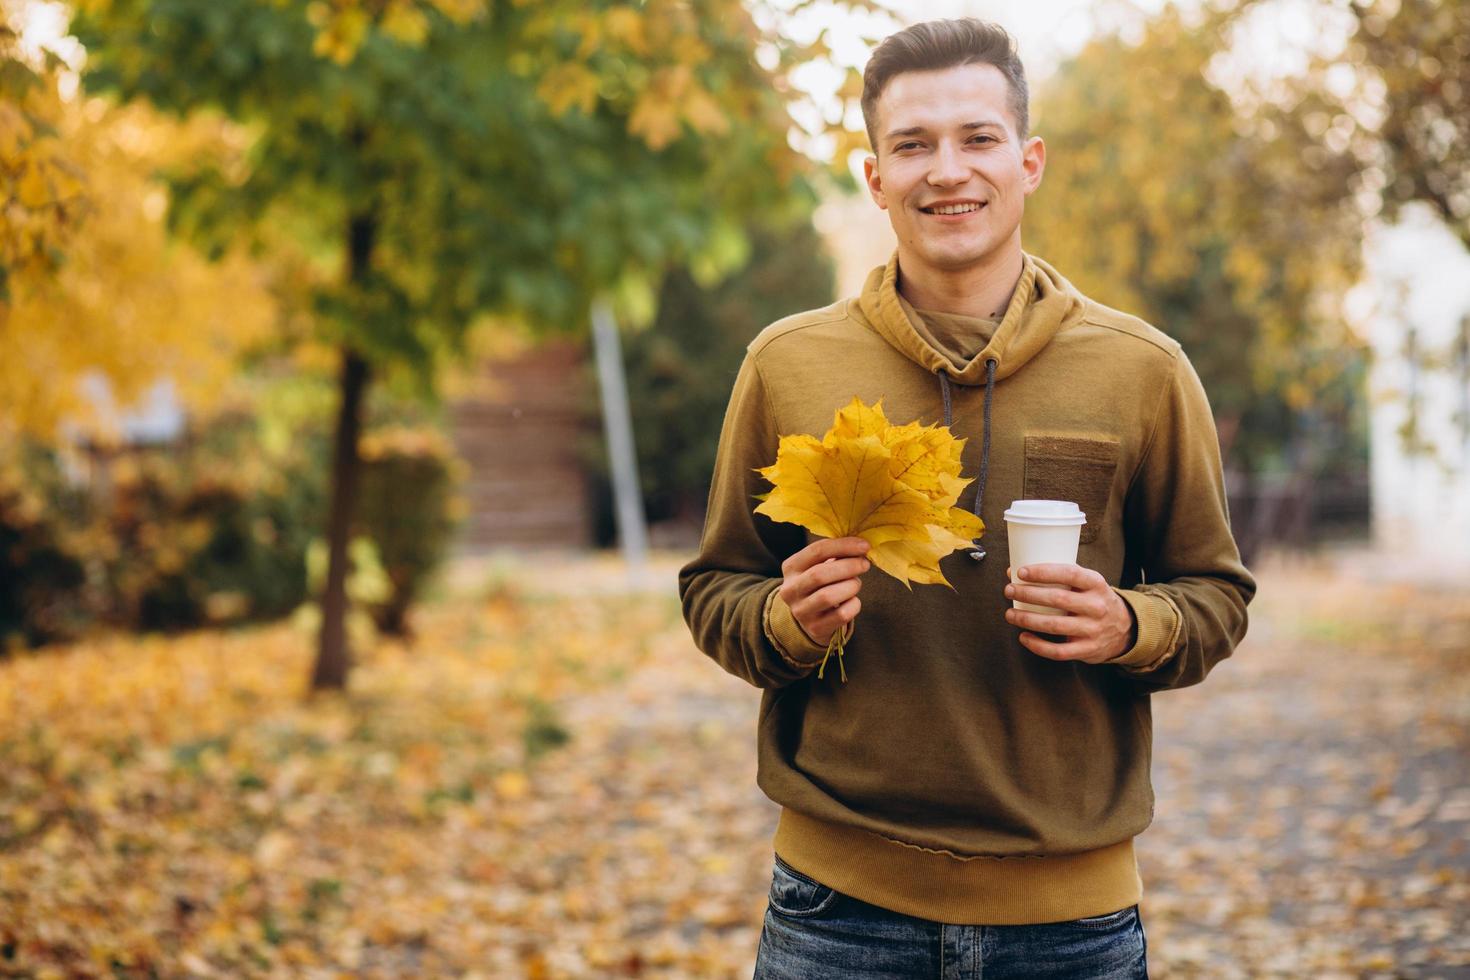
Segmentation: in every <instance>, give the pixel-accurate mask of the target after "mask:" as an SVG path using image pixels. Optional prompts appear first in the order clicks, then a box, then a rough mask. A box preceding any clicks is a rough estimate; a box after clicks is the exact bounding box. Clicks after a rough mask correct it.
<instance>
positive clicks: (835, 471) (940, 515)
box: [755, 398, 985, 679]
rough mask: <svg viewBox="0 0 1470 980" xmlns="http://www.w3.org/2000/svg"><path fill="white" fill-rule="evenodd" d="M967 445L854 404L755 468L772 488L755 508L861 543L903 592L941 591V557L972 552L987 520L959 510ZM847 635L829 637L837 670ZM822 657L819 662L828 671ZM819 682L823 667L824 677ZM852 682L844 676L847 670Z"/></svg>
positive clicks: (788, 439) (934, 428)
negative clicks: (819, 432)
mask: <svg viewBox="0 0 1470 980" xmlns="http://www.w3.org/2000/svg"><path fill="white" fill-rule="evenodd" d="M964 448H965V440H963V439H956V438H955V437H954V435H953V434H952V433H950V431H949V429H948V428H946V427H945V426H942V425H920V424H919V423H918V422H910V423H908V424H906V425H892V424H890V423H889V421H888V418H887V417H886V416H885V415H884V414H883V402H882V399H879V400H878V402H877V403H875V404H873V405H864V404H863V403H862V401H861V399H858V398H853V400H852V401H851V402H850V403H849V404H848V405H846V406H845V407H843V408H841V409H839V410H838V411H837V414H836V417H835V418H834V419H833V422H832V428H831V429H829V430H828V431H827V433H826V434H825V435H824V436H823V437H822V438H821V439H820V440H819V439H817V438H815V437H814V436H810V435H789V436H782V437H781V442H780V444H779V446H778V447H777V450H776V462H775V463H773V464H772V465H770V466H767V467H763V468H761V469H758V470H756V472H757V473H759V474H760V475H761V476H763V477H765V478H766V479H767V480H769V481H770V482H771V484H772V487H773V489H772V490H771V492H770V493H767V494H764V495H761V496H760V497H759V498H758V499H759V500H760V501H761V503H760V504H759V506H757V507H756V508H755V512H756V513H757V514H764V515H765V516H766V517H769V518H770V519H771V520H773V521H780V522H784V523H788V524H797V525H800V526H801V527H804V528H806V529H807V530H808V531H811V532H812V533H813V534H816V535H820V536H821V537H826V538H841V537H847V536H854V537H860V538H863V539H865V540H866V541H867V542H868V544H869V546H870V547H869V551H868V559H869V560H870V561H871V562H872V563H873V564H874V565H875V566H876V567H878V568H880V569H882V570H883V571H885V572H887V573H888V574H889V575H892V576H893V577H894V578H896V579H898V580H899V581H900V582H902V583H904V585H905V586H909V587H910V588H912V585H911V583H913V582H918V583H919V584H921V585H945V586H949V587H950V588H953V586H951V585H950V583H949V581H948V580H947V579H946V578H945V577H944V573H943V572H941V571H940V569H939V561H940V559H942V558H943V557H944V556H946V555H948V554H949V553H950V552H952V551H954V550H955V549H957V548H966V547H969V545H970V542H971V541H972V540H974V539H975V538H977V537H979V536H980V533H981V532H982V531H983V530H984V529H985V524H984V522H982V521H981V520H980V518H978V517H976V516H975V515H974V514H971V513H969V512H967V511H964V510H962V509H960V508H959V507H956V506H955V503H956V502H957V501H958V500H959V495H960V492H961V491H963V490H964V488H965V487H966V486H967V485H969V483H970V482H971V481H970V480H967V479H964V478H962V477H961V476H960V456H961V453H962V452H963V451H964ZM841 638H842V631H841V630H838V631H837V633H836V634H834V636H833V641H834V645H833V646H831V647H829V650H828V653H829V654H830V653H831V650H832V649H836V650H837V652H838V662H839V665H840V664H841V654H842V639H841ZM825 663H826V658H823V664H824V666H825ZM818 676H821V671H820V670H819V671H818ZM843 677H844V679H846V670H845V669H844V670H843Z"/></svg>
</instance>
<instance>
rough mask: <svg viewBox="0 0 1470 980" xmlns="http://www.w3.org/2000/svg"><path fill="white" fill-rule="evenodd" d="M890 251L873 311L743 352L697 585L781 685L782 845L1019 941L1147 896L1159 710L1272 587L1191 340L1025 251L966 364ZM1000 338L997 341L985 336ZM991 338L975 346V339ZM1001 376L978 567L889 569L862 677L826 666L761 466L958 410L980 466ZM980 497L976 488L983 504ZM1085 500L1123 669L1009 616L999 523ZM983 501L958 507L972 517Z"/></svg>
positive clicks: (787, 325)
mask: <svg viewBox="0 0 1470 980" xmlns="http://www.w3.org/2000/svg"><path fill="white" fill-rule="evenodd" d="M897 276H898V267H897V257H896V256H895V258H894V259H893V260H891V261H890V262H889V263H888V266H887V267H886V268H878V269H875V270H873V272H872V274H871V275H870V276H869V278H868V281H867V284H866V285H865V287H864V289H863V292H862V294H861V295H860V296H858V297H855V298H852V299H846V300H842V301H840V302H837V303H835V304H833V305H832V306H829V307H827V308H825V309H821V310H815V311H812V312H808V313H802V314H799V315H797V316H792V317H788V318H787V319H784V320H781V321H779V322H777V323H775V324H772V325H771V326H770V327H768V328H766V329H765V330H764V331H762V332H761V334H760V335H759V336H758V337H756V339H755V340H754V341H752V342H751V344H750V347H749V350H748V352H747V355H746V358H745V361H744V363H743V365H742V366H741V368H740V372H739V375H738V377H737V378H736V380H735V387H734V391H733V393H732V395H731V397H730V404H729V408H728V410H727V412H726V416H725V422H724V428H723V431H722V432H721V435H720V445H719V452H718V457H717V461H716V464H715V473H714V481H713V486H712V488H711V491H710V498H709V512H708V516H707V518H706V522H705V528H704V534H703V537H702V539H701V543H700V549H699V554H698V556H697V557H695V558H694V559H693V560H692V561H691V562H690V563H689V564H688V565H686V566H685V567H684V568H683V569H682V571H681V572H680V575H679V591H680V595H681V597H682V600H683V606H684V617H685V620H686V621H687V622H688V624H689V628H690V630H691V632H692V633H693V636H694V640H695V642H696V644H697V645H698V646H699V648H700V649H701V650H702V651H704V652H705V653H706V654H707V655H708V656H710V657H711V658H712V659H714V660H715V661H716V662H717V663H719V664H720V666H721V667H723V668H724V669H725V670H727V671H729V672H730V673H732V674H735V675H736V676H738V677H741V678H743V679H745V680H746V681H748V682H749V683H751V684H753V685H755V686H756V687H759V688H761V689H763V696H762V699H761V707H760V714H759V729H758V732H759V734H758V751H759V771H758V776H757V780H758V782H759V785H760V787H761V789H762V790H763V791H764V792H765V793H766V795H767V796H769V797H770V798H771V799H772V800H774V801H775V802H776V803H778V804H780V805H781V807H782V813H781V818H780V822H779V825H778V829H777V833H776V840H775V849H776V852H777V853H778V854H780V855H781V857H782V859H783V860H785V861H787V862H788V863H789V864H790V865H792V866H793V867H795V868H796V869H797V870H799V871H801V872H803V873H805V874H807V875H809V876H811V877H813V878H815V879H816V880H818V881H820V882H823V883H824V884H827V885H829V886H831V887H833V888H836V889H838V890H839V891H841V892H844V893H846V894H848V895H852V896H854V897H856V898H859V899H862V900H864V901H867V902H870V903H872V904H875V905H879V906H882V907H884V908H888V909H892V910H894V911H897V912H902V913H906V914H909V915H916V916H920V917H923V918H927V919H932V920H937V921H941V922H950V923H963V924H993V925H1001V924H1017V923H1038V922H1053V921H1062V920H1066V919H1073V918H1080V917H1082V916H1089V915H1100V914H1104V913H1107V912H1111V911H1116V910H1117V909H1120V908H1124V907H1126V906H1128V905H1131V904H1133V903H1134V902H1136V901H1138V899H1139V896H1140V893H1141V884H1140V881H1139V878H1138V873H1137V866H1136V863H1135V861H1134V855H1133V844H1132V842H1133V838H1134V837H1135V836H1136V835H1137V834H1138V833H1139V832H1140V831H1142V830H1143V829H1144V828H1145V827H1147V826H1148V824H1149V822H1150V820H1151V818H1152V815H1153V791H1152V788H1151V785H1150V782H1149V764H1150V750H1151V744H1152V729H1151V721H1150V714H1149V697H1150V695H1151V694H1153V693H1154V692H1157V691H1162V690H1166V689H1169V688H1175V687H1184V686H1186V685H1189V684H1195V683H1198V682H1199V681H1201V680H1203V679H1204V677H1205V675H1206V674H1207V673H1208V672H1209V671H1210V669H1211V667H1213V666H1214V665H1215V664H1216V663H1218V662H1219V661H1220V660H1222V659H1223V658H1225V657H1227V656H1229V655H1230V653H1231V651H1232V649H1233V648H1234V646H1235V644H1236V643H1237V642H1238V641H1239V640H1240V639H1241V637H1242V636H1243V635H1244V633H1245V629H1246V604H1247V603H1248V602H1249V601H1250V598H1251V596H1252V595H1253V593H1254V591H1255V583H1254V581H1253V579H1252V578H1251V576H1250V573H1249V572H1247V571H1246V569H1245V567H1244V566H1243V565H1242V564H1241V561H1240V556H1239V552H1238V551H1237V549H1236V546H1235V542H1234V540H1233V539H1232V537H1231V533H1230V526H1229V519H1228V516H1227V513H1226V503H1225V490H1224V481H1223V479H1222V475H1221V465H1220V454H1219V447H1218V442H1217V440H1216V435H1215V428H1214V423H1213V420H1212V418H1211V415H1210V409H1209V405H1208V403H1207V401H1206V398H1205V393H1204V390H1203V389H1202V388H1201V386H1200V382H1199V378H1198V377H1197V376H1196V374H1195V372H1194V369H1193V367H1192V366H1191V365H1190V363H1189V360H1188V358H1186V357H1185V355H1184V353H1183V351H1182V350H1181V349H1180V347H1179V345H1178V344H1177V343H1175V342H1174V341H1173V340H1171V339H1169V338H1168V337H1167V336H1165V335H1164V334H1163V333H1161V332H1159V331H1158V330H1156V329H1154V328H1153V327H1151V326H1149V325H1148V324H1146V323H1144V322H1142V321H1140V320H1138V319H1136V318H1134V317H1131V316H1128V315H1126V314H1123V313H1119V312H1117V311H1115V310H1111V309H1108V308H1106V307H1104V306H1102V305H1100V304H1098V303H1095V302H1093V301H1092V300H1089V299H1088V298H1086V297H1085V296H1083V295H1082V294H1080V293H1079V292H1078V291H1077V290H1076V289H1075V288H1074V287H1073V286H1072V285H1071V284H1070V283H1068V282H1067V281H1066V280H1065V279H1064V278H1062V276H1061V275H1059V274H1058V273H1057V271H1056V270H1054V269H1053V268H1051V267H1050V266H1049V265H1047V264H1046V263H1045V262H1042V261H1041V260H1039V259H1036V258H1035V257H1033V256H1030V255H1027V256H1026V257H1025V260H1024V265H1023V272H1022V274H1021V278H1020V281H1019V282H1018V284H1017V287H1016V290H1015V294H1014V296H1013V298H1012V300H1011V303H1010V305H1009V307H1008V308H1007V310H1006V312H1005V315H1004V317H1003V318H1002V319H1001V321H1000V323H999V325H998V326H996V325H994V323H993V322H986V321H976V329H977V330H981V331H984V332H990V331H992V330H993V333H991V335H990V336H989V340H988V343H984V346H983V348H982V349H980V350H979V352H978V353H976V354H975V355H974V356H973V358H971V359H970V360H969V362H968V363H963V364H961V363H956V360H957V358H956V355H955V351H954V350H953V349H952V345H951V344H944V347H945V348H946V349H945V350H940V349H937V348H936V346H935V343H936V342H937V341H936V338H937V337H940V336H944V337H946V338H954V337H955V332H954V328H955V323H954V319H953V317H950V318H948V319H947V320H946V322H942V323H941V322H938V321H937V320H935V321H933V322H929V323H926V322H925V321H924V319H923V317H922V316H921V315H920V314H919V313H917V312H916V311H915V310H914V309H913V308H912V307H910V306H909V305H908V304H907V303H905V302H904V301H903V300H902V299H901V298H900V296H899V294H898V292H897V289H896V285H897ZM982 340H983V338H982ZM971 346H972V347H973V346H975V345H974V344H972V345H971ZM991 359H993V360H995V361H996V362H997V363H996V368H995V383H994V387H993V392H992V433H991V445H990V453H989V475H988V481H987V484H986V490H985V497H984V503H983V506H982V508H981V511H982V512H981V514H980V516H981V518H982V519H983V520H984V522H985V525H986V531H985V535H984V538H983V545H984V547H985V548H986V550H987V551H988V552H989V554H988V557H986V558H985V559H984V560H983V561H975V560H973V559H972V558H971V557H969V556H968V555H966V554H964V553H961V552H956V553H955V554H953V555H951V556H949V557H948V558H946V559H945V560H944V561H943V564H942V567H943V569H944V573H945V576H946V577H947V578H948V579H949V580H950V582H951V583H953V586H954V588H953V589H952V590H951V589H948V588H945V587H943V586H936V585H917V586H914V587H913V589H912V591H910V590H909V589H907V588H905V587H904V586H903V585H901V584H900V583H899V582H897V581H896V580H895V579H893V578H891V577H889V576H887V575H885V574H883V573H882V572H879V571H877V570H876V569H875V570H872V571H869V572H868V573H867V574H865V575H864V577H863V587H862V592H861V597H862V610H861V612H860V613H859V614H858V616H857V619H856V620H855V621H854V623H853V624H852V627H851V629H852V633H851V638H850V639H849V640H848V642H847V646H846V666H847V674H848V680H847V682H846V683H843V682H841V680H839V677H838V672H837V671H827V672H826V675H825V678H823V679H818V678H817V676H816V667H817V664H818V663H819V662H820V661H821V659H822V655H823V653H824V649H825V648H824V646H823V645H822V644H818V643H816V642H814V641H813V640H812V639H811V638H810V637H808V636H807V635H806V634H805V633H804V632H803V631H802V629H801V627H800V625H799V624H798V623H797V622H796V620H795V619H794V618H793V616H792V614H791V611H790V609H789V608H788V607H787V606H786V604H785V603H784V602H783V601H782V600H781V598H780V596H779V594H778V592H777V589H778V587H779V586H780V584H781V562H782V560H783V559H785V558H786V557H787V556H789V555H791V554H792V553H793V552H796V551H798V550H800V549H801V548H802V547H804V546H805V545H807V544H808V543H809V542H810V540H812V539H811V537H810V535H808V533H807V532H806V531H804V530H803V529H801V528H799V527H797V526H795V525H791V524H777V523H773V522H771V521H770V520H768V519H766V518H765V517H764V516H760V515H756V514H755V513H754V510H753V509H754V507H755V505H756V503H757V501H756V500H755V499H754V498H755V495H756V494H759V493H764V492H766V491H768V490H769V489H770V486H769V484H767V483H766V482H765V481H764V480H763V479H762V478H761V477H760V476H759V475H758V474H756V473H755V469H756V468H757V467H762V466H767V465H769V464H771V463H772V462H773V461H774V460H775V458H776V448H777V443H778V441H779V439H780V437H781V436H783V435H790V434H794V433H809V434H811V435H815V436H818V437H820V436H821V435H822V434H823V433H824V432H826V430H827V429H828V428H829V427H830V426H831V425H832V420H833V415H834V413H835V412H836V410H837V409H838V408H839V407H841V406H843V405H845V404H847V403H848V402H849V401H851V400H852V398H853V396H855V395H856V396H857V397H859V398H861V399H862V400H863V401H864V402H868V403H871V402H874V401H876V400H877V399H879V398H882V399H883V408H884V412H885V413H886V414H887V416H888V418H889V419H890V420H891V421H892V422H894V423H895V424H902V423H905V422H908V421H911V420H915V419H917V420H919V421H921V422H924V423H929V422H934V421H942V420H943V401H942V392H941V384H940V381H939V377H938V376H939V374H940V373H941V372H944V373H947V374H948V376H949V380H950V382H952V384H951V385H950V387H951V390H952V402H953V417H954V421H953V425H952V430H953V432H954V434H955V435H956V436H961V437H966V438H967V439H968V441H967V443H966V445H965V450H964V458H963V463H964V475H965V476H967V477H973V476H976V475H977V473H978V470H979V466H980V454H981V451H982V439H981V423H982V414H983V401H984V397H985V383H986V365H985V362H986V361H987V360H991ZM972 491H973V487H972ZM1031 498H1051V499H1062V500H1072V501H1076V502H1077V503H1078V504H1079V505H1080V507H1081V508H1082V510H1083V511H1084V513H1085V514H1086V517H1087V524H1086V526H1085V527H1084V528H1083V530H1082V536H1081V546H1080V549H1079V553H1078V559H1077V560H1078V563H1079V564H1081V565H1083V566H1085V567H1087V568H1091V569H1094V570H1095V571H1097V572H1099V573H1101V574H1102V575H1103V576H1104V577H1105V578H1106V579H1107V581H1108V582H1109V583H1110V584H1111V585H1112V586H1113V587H1114V588H1115V589H1116V590H1117V591H1118V593H1119V595H1121V596H1122V597H1123V599H1125V600H1126V601H1127V603H1128V605H1129V607H1130V608H1131V609H1132V612H1133V614H1134V617H1135V619H1136V621H1137V627H1138V628H1137V642H1136V644H1135V645H1134V647H1133V648H1132V649H1130V650H1128V651H1126V652H1125V653H1123V654H1122V655H1121V656H1120V657H1118V658H1117V659H1116V660H1114V661H1111V662H1109V663H1106V664H1100V665H1092V664H1083V663H1076V662H1065V663H1064V662H1058V661H1052V660H1048V659H1046V658H1043V657H1040V656H1037V655H1036V654H1033V653H1031V652H1030V651H1028V650H1026V648H1024V647H1023V646H1021V645H1020V642H1019V641H1018V639H1017V637H1018V636H1019V632H1020V631H1019V630H1018V629H1017V628H1016V627H1013V626H1011V625H1010V624H1008V623H1007V622H1006V621H1005V619H1004V610H1005V609H1006V608H1007V606H1008V605H1009V600H1007V599H1006V598H1005V596H1004V593H1003V590H1004V588H1005V585H1006V576H1005V570H1006V567H1007V566H1008V565H1009V564H1010V559H1009V556H1008V554H1007V547H1006V534H1005V522H1004V519H1003V518H1002V512H1003V511H1004V510H1005V509H1006V507H1007V506H1009V504H1010V502H1011V501H1013V500H1019V499H1031ZM972 503H973V498H972V497H970V495H969V493H967V494H966V495H965V496H964V497H962V499H961V505H962V506H966V507H968V506H970V505H971V504H972Z"/></svg>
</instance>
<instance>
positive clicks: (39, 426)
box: [0, 31, 275, 440]
mask: <svg viewBox="0 0 1470 980" xmlns="http://www.w3.org/2000/svg"><path fill="white" fill-rule="evenodd" d="M18 40H19V39H18V37H17V35H16V34H15V33H14V32H13V31H10V32H7V33H4V34H3V35H0V41H3V44H4V48H3V51H0V58H3V59H6V61H7V64H8V66H9V70H8V71H7V76H6V77H7V78H21V79H24V80H25V83H24V84H23V85H22V86H20V87H19V88H18V89H7V91H6V92H5V98H3V99H0V214H3V223H0V271H3V273H4V279H3V282H4V284H5V287H6V290H5V295H4V297H3V298H0V350H3V352H4V356H3V357H0V426H8V427H10V428H11V429H12V430H13V431H20V432H24V433H27V434H29V435H31V436H32V437H36V438H39V439H42V440H51V439H54V438H55V437H56V436H57V432H58V426H59V425H60V424H61V423H62V422H63V421H65V422H68V423H71V424H74V425H76V426H78V427H80V428H81V429H82V430H83V431H88V432H90V433H93V434H96V435H104V436H105V435H107V434H109V433H110V431H111V427H112V426H113V425H114V424H115V419H113V418H111V417H110V416H109V415H108V414H107V413H104V412H99V410H98V405H97V404H96V403H95V402H94V400H93V399H92V397H90V396H89V395H88V393H87V388H86V384H87V381H88V379H89V378H100V379H102V380H104V381H105V382H106V384H107V387H108V388H109V389H110V395H111V398H112V400H113V401H114V402H115V403H116V404H117V405H121V406H127V405H130V404H132V403H134V402H136V401H137V400H138V399H139V397H140V396H142V395H143V394H144V393H145V392H146V391H147V390H148V389H149V388H150V387H151V386H152V385H153V384H154V383H155V382H157V381H159V380H161V379H170V380H172V381H173V383H174V385H175V388H176V391H177V392H178V394H179V396H180V398H181V399H182V400H183V401H184V403H185V404H187V405H194V406H200V407H207V406H208V405H209V404H210V403H211V402H212V401H213V399H214V398H216V397H217V396H218V394H219V393H220V392H221V391H223V390H224V388H225V385H224V384H223V382H224V381H225V380H226V379H227V377H228V376H229V374H230V372H231V370H232V365H233V363H234V357H235V355H236V353H237V352H238V351H239V350H240V349H241V348H242V347H243V346H244V345H247V344H250V343H252V342H255V341H256V340H258V339H260V338H261V337H262V336H263V335H265V334H266V333H267V332H268V331H269V330H270V328H271V325H272V323H273V320H274V316H275V307H274V304H273V301H272V299H271V294H270V291H269V289H268V283H267V282H266V281H265V279H264V274H263V271H262V268H261V267H260V266H259V265H258V264H257V263H255V262H253V261H251V260H250V259H249V258H247V257H246V256H245V255H244V254H243V253H239V252H235V253H231V254H227V255H225V256H224V257H223V258H222V259H221V260H220V261H218V262H210V261H207V260H206V259H205V258H204V257H203V256H202V255H200V254H199V253H197V252H196V251H194V250H192V249H191V248H189V247H188V246H187V245H184V244H181V243H178V242H174V241H171V240H170V237H169V235H168V230H167V228H166V226H165V216H166V212H167V209H168V197H167V191H166V189H165V188H164V186H163V185H162V184H161V183H159V182H158V181H157V180H156V179H155V174H156V172H158V171H159V170H161V169H166V168H168V167H171V166H174V165H177V164H178V163H180V162H181V161H184V160H191V159H198V158H200V157H211V158H216V159H220V160H222V161H225V160H228V159H229V158H231V157H232V156H236V155H238V153H239V152H240V150H241V148H242V145H243V144H242V140H241V137H240V134H239V132H238V131H237V130H235V129H233V128H232V127H230V126H229V125H228V124H226V123H225V122H223V121H221V120H219V119H211V118H208V117H202V116H201V117H198V118H194V119H191V120H189V121H187V122H183V123H178V122H172V121H169V120H167V119H165V118H163V117H160V116H159V115H158V114H157V113H154V112H152V111H150V110H149V109H148V108H147V107H146V106H142V105H129V106H122V107H119V106H117V105H114V104H111V103H108V102H105V101H102V100H98V99H91V98H87V97H85V96H84V95H82V94H77V95H76V96H74V97H72V98H69V99H68V98H63V97H62V94H61V89H60V85H61V79H62V78H63V77H64V76H65V74H66V71H67V69H66V66H65V65H64V64H63V63H61V62H60V60H59V59H57V58H55V57H54V56H50V57H46V58H45V59H44V61H42V62H41V63H38V64H32V63H31V61H30V60H29V59H27V58H26V57H25V55H24V54H23V53H22V52H21V50H20V49H19V44H18Z"/></svg>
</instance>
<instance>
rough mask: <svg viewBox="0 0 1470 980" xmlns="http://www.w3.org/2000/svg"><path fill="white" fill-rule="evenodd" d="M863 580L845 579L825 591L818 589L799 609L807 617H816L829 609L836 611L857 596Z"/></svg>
mask: <svg viewBox="0 0 1470 980" xmlns="http://www.w3.org/2000/svg"><path fill="white" fill-rule="evenodd" d="M862 586H863V580H862V579H860V578H847V579H843V580H842V581H841V582H836V583H834V584H832V585H829V586H827V587H826V588H825V589H818V590H817V591H816V592H813V593H812V594H811V595H810V596H808V597H807V598H806V599H805V600H803V601H802V602H801V607H802V609H803V610H804V611H806V612H807V615H809V616H812V617H816V616H819V615H821V614H822V613H824V612H826V611H827V610H829V609H836V608H837V607H838V606H840V605H842V604H843V603H844V602H846V601H847V600H848V599H851V598H852V597H853V596H855V595H857V594H858V589H860V588H862Z"/></svg>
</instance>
